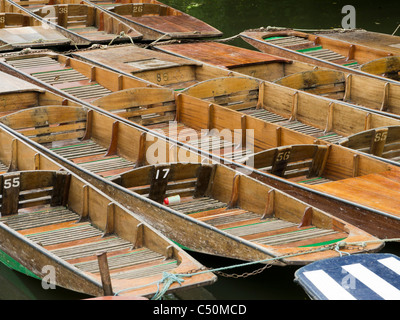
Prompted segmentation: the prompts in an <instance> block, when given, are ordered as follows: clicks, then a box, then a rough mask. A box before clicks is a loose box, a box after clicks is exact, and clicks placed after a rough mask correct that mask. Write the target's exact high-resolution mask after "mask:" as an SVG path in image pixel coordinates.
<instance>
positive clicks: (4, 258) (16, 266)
mask: <svg viewBox="0 0 400 320" xmlns="http://www.w3.org/2000/svg"><path fill="white" fill-rule="evenodd" d="M0 262H2V263H3V264H4V265H6V266H7V267H8V268H10V269H13V270H15V271H18V272H20V273H23V274H25V275H27V276H30V277H33V278H35V279H39V280H41V278H40V277H38V276H37V275H36V274H34V273H33V272H32V271H30V270H29V269H28V268H26V267H24V266H23V265H22V264H20V263H19V262H18V261H16V260H15V259H13V258H11V257H10V256H9V255H8V254H6V253H5V252H4V251H1V250H0Z"/></svg>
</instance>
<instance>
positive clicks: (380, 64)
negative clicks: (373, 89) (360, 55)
mask: <svg viewBox="0 0 400 320" xmlns="http://www.w3.org/2000/svg"><path fill="white" fill-rule="evenodd" d="M361 70H362V71H364V72H368V73H372V74H376V75H383V76H385V77H388V78H393V79H396V80H397V79H399V78H400V77H399V72H400V56H396V57H385V58H380V59H376V60H373V61H370V62H367V63H365V64H363V65H362V66H361Z"/></svg>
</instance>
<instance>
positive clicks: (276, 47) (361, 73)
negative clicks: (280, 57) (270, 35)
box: [240, 31, 399, 84]
mask: <svg viewBox="0 0 400 320" xmlns="http://www.w3.org/2000/svg"><path fill="white" fill-rule="evenodd" d="M249 32H252V31H249ZM260 32H262V31H260ZM246 33H247V31H243V32H242V33H241V34H240V37H242V38H247V39H249V40H251V41H255V42H258V43H261V44H263V45H265V41H263V40H261V39H259V38H253V37H251V36H250V35H248V34H246ZM245 41H246V40H245ZM246 42H247V41H246ZM267 45H268V46H271V47H273V48H275V49H279V50H282V51H286V52H288V53H291V54H296V55H299V56H301V57H303V58H307V59H311V60H315V61H318V62H319V63H323V64H326V65H328V66H329V67H330V68H337V69H343V71H344V72H347V73H355V74H359V75H363V76H366V77H371V78H376V79H379V80H384V81H386V82H391V83H397V84H398V83H399V81H396V80H393V79H390V78H385V77H381V76H378V75H374V74H370V73H367V72H364V71H361V70H355V69H353V68H349V67H346V66H343V65H338V64H336V63H333V62H330V61H326V60H322V59H320V58H317V57H312V58H311V57H310V56H309V55H306V54H304V53H302V52H297V51H295V50H292V49H288V48H284V47H281V46H277V45H275V44H272V43H268V44H267ZM306 63H307V62H306ZM309 63H312V62H309Z"/></svg>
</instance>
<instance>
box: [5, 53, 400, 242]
mask: <svg viewBox="0 0 400 320" xmlns="http://www.w3.org/2000/svg"><path fill="white" fill-rule="evenodd" d="M69 63H70V64H69V65H70V66H72V65H74V66H75V63H76V65H81V64H78V62H76V61H74V60H73V59H71V60H70V61H69ZM73 63H74V64H73ZM85 68H87V69H88V70H92V73H91V74H97V75H100V71H101V72H104V74H107V79H108V80H111V85H112V86H113V88H114V89H112V90H113V91H115V93H114V94H111V95H110V94H105V95H103V97H104V99H106V100H104V101H103V102H105V101H113V102H112V103H104V104H101V100H98V101H97V102H96V105H97V106H98V107H97V109H98V110H99V111H101V112H111V113H114V111H113V110H105V109H107V108H109V107H111V106H112V107H113V108H116V109H118V108H119V109H121V107H120V105H121V104H124V103H127V102H129V103H131V104H132V107H135V104H136V106H140V103H143V101H142V100H140V99H139V97H142V95H140V94H138V93H139V92H140V91H143V93H144V92H145V90H155V91H154V92H153V93H152V94H146V93H145V95H144V96H145V97H157V94H156V92H157V90H158V89H151V88H149V87H147V88H145V85H143V82H140V81H138V80H137V79H136V80H135V79H134V78H132V77H125V76H123V75H121V74H120V75H118V74H115V73H114V72H106V71H105V70H104V69H101V68H99V67H92V69H91V68H90V66H86V67H85ZM83 69H84V68H82V67H81V70H83ZM93 70H96V71H95V72H93ZM97 70H99V71H97ZM89 72H90V71H89ZM113 77H115V79H117V80H116V81H112V78H113ZM31 79H32V80H33V79H34V78H31ZM97 79H98V80H99V79H100V77H99V78H97ZM234 80H236V79H234ZM238 80H240V79H238ZM129 81H136V83H139V85H141V88H142V89H140V88H138V89H132V92H131V91H129V90H128V91H126V92H124V91H119V92H117V91H118V90H120V89H123V88H122V87H121V85H125V86H128V87H129V85H128V83H129ZM42 84H43V85H45V83H43V82H42ZM130 85H131V88H132V85H133V84H130ZM134 85H136V84H134ZM48 88H52V89H54V86H51V85H48ZM110 88H111V87H110ZM125 88H126V87H125ZM136 91H137V93H135V92H136ZM160 92H164V93H166V94H167V95H168V94H169V96H170V97H171V98H170V99H171V100H172V101H173V102H174V103H175V104H176V106H177V107H176V108H175V107H174V105H173V104H172V109H171V105H165V107H164V108H166V109H165V110H164V109H163V110H161V109H160V110H159V111H160V112H163V111H167V113H166V114H165V115H162V116H161V118H160V119H163V120H162V121H168V119H172V120H173V119H175V120H177V121H178V122H180V123H182V124H183V125H184V127H187V128H189V129H192V130H195V131H196V130H201V129H210V130H211V129H213V128H215V129H217V130H222V129H228V130H229V132H233V131H234V130H235V129H236V130H239V133H240V132H241V133H244V132H246V130H247V129H254V130H255V132H254V138H255V139H254V143H253V144H252V143H250V145H249V146H251V147H254V152H261V151H263V150H268V149H271V148H276V147H277V146H285V145H294V144H313V143H314V142H315V138H313V137H311V136H309V135H305V134H301V133H297V132H296V131H294V130H291V129H287V128H284V127H280V126H277V125H274V124H272V123H267V122H265V121H263V120H260V119H257V118H254V117H252V116H247V115H243V114H242V113H240V112H237V111H234V110H230V109H229V108H226V107H221V106H218V105H215V104H213V103H211V104H210V103H209V102H205V101H202V100H199V99H196V98H193V97H190V96H187V95H186V94H176V97H173V94H172V92H170V91H168V90H166V89H162V90H160ZM136 94H138V95H137V97H138V100H132V99H131V98H129V97H134V96H135V95H136ZM246 96H247V95H246ZM108 99H111V100H108ZM257 101H258V100H257V99H256V103H257ZM291 101H292V99H291ZM250 102H251V101H250ZM93 103H94V102H92V105H88V106H89V107H91V108H96V107H93ZM251 103H254V102H251ZM150 104H151V103H150ZM123 108H126V107H122V109H123ZM168 108H169V109H168ZM167 109H168V110H167ZM143 112H144V111H140V114H138V115H140V117H139V118H141V117H142V116H141V115H144V114H146V113H148V112H151V110H148V111H145V112H144V113H143ZM175 112H177V114H176V115H174V113H175ZM134 115H135V113H133V114H132V116H134ZM171 116H172V118H171ZM114 117H115V118H116V119H118V121H119V122H120V123H121V122H122V123H127V124H128V123H129V124H132V125H133V126H136V127H137V128H140V130H145V131H149V132H153V130H154V129H156V128H157V127H151V126H149V125H151V124H155V123H156V122H154V119H153V120H150V122H149V120H145V121H143V119H144V118H141V119H142V120H140V119H139V120H140V121H139V122H137V120H135V121H136V122H137V124H135V121H134V122H131V121H128V120H126V119H125V118H124V117H125V115H118V114H116V113H115V114H114ZM165 117H167V118H165ZM168 117H170V118H168ZM157 121H158V120H157ZM11 124H12V122H10V125H11ZM139 124H140V126H139ZM116 127H117V126H116ZM115 130H117V129H116V128H115ZM115 130H114V131H115ZM115 132H116V131H115ZM165 133H166V132H161V133H158V134H159V135H160V137H161V136H165ZM241 137H242V138H241V141H240V142H241V143H242V145H246V143H247V142H246V140H248V141H251V139H250V138H251V137H250V136H247V135H245V134H242V135H241ZM178 138H179V137H178ZM143 139H144V136H143V137H142V138H141V139H139V137H138V138H137V140H138V141H142V142H141V143H143V142H144V140H143ZM169 139H171V140H170V141H173V142H174V143H180V144H182V143H183V144H185V145H188V141H187V140H185V139H184V140H181V141H179V142H178V141H177V137H176V136H170V137H169ZM178 140H179V139H178ZM121 143H122V142H121ZM121 143H119V145H120V144H121ZM129 143H131V142H129ZM129 143H128V144H129ZM142 145H143V146H144V144H142ZM190 148H192V149H193V150H200V149H202V148H201V146H200V149H199V145H197V146H196V145H193V144H192V145H191V146H190ZM329 148H330V153H329V154H330V156H329V159H330V160H329V161H328V162H329V165H327V166H326V169H327V170H328V171H327V172H326V174H327V175H328V176H329V175H331V176H332V179H331V180H334V181H335V180H342V179H344V180H346V181H349V182H350V183H353V182H354V183H357V179H356V177H358V176H364V175H369V174H378V175H379V174H380V173H382V172H385V171H388V170H390V171H392V172H393V175H394V176H395V174H396V172H397V171H398V168H397V166H392V165H390V164H387V163H384V162H382V161H379V160H376V159H372V158H369V157H366V156H364V155H362V154H359V153H357V152H353V151H351V150H348V149H346V148H342V147H339V146H335V145H331V146H330V147H329ZM144 150H145V149H142V151H141V152H139V154H138V158H136V159H135V161H137V159H141V161H143V159H144V154H145V153H144ZM174 150H175V149H174ZM216 151H218V152H219V150H216ZM241 151H244V150H241V149H240V148H239V149H237V150H236V151H235V154H232V156H233V157H227V156H226V155H224V156H223V157H224V158H225V160H226V162H225V163H231V164H233V165H235V164H234V163H235V162H234V161H236V160H237V159H236V157H237V156H240V155H242V156H243V155H245V154H242V153H240V152H241ZM201 152H202V153H203V154H205V155H206V156H212V157H217V159H218V157H220V156H221V155H222V154H223V153H222V154H220V153H218V154H217V153H214V152H209V150H208V151H207V150H201ZM167 154H168V152H167ZM167 159H169V158H168V156H167ZM173 159H174V158H173ZM221 159H222V158H221ZM141 161H139V162H141ZM329 172H330V173H329ZM253 173H254V172H253ZM255 174H256V173H255ZM260 175H261V176H264V174H263V173H260ZM266 176H267V177H269V178H271V179H272V180H274V179H276V180H277V181H280V178H278V177H276V176H274V175H268V174H266ZM288 183H289V184H290V183H291V182H290V181H288ZM379 183H383V181H381V182H379ZM295 184H296V185H298V186H299V188H298V189H297V190H298V192H300V193H303V192H305V193H307V192H308V193H313V192H314V193H315V194H319V195H320V194H322V193H320V192H318V191H317V190H314V189H313V188H310V187H308V186H306V185H303V184H301V183H300V184H299V183H295ZM283 185H284V184H283ZM394 185H395V182H393V186H394ZM281 187H282V188H284V187H283V186H281ZM393 189H394V190H396V187H395V186H394V187H393ZM304 190H305V191H304ZM347 196H349V195H347ZM381 196H382V195H379V193H378V194H375V195H374V196H373V197H374V199H377V201H380V200H378V199H379V198H380V197H381ZM325 197H326V198H327V201H329V200H328V199H334V200H335V201H338V202H340V201H343V202H344V203H347V204H349V206H350V207H351V206H352V207H353V210H355V211H356V212H357V211H358V210H363V211H364V212H368V213H369V214H373V215H375V217H376V219H381V218H382V219H384V220H386V219H388V217H389V219H393V220H394V221H397V220H398V217H397V214H398V212H397V210H396V209H395V206H394V205H393V203H391V204H389V205H388V207H387V208H385V209H382V208H378V207H376V206H375V205H374V204H372V205H371V204H368V206H367V205H366V203H365V202H363V201H364V200H365V199H364V198H363V197H362V196H361V197H360V198H359V199H356V200H354V199H352V200H351V201H350V199H349V198H347V197H346V195H342V196H341V197H335V196H330V195H329V194H326V195H325ZM393 199H395V197H394V198H393ZM392 201H396V200H392ZM313 204H315V205H316V206H317V205H318V203H313ZM391 207H392V209H391ZM361 208H362V209H361ZM335 211H336V210H335V209H334V208H330V211H329V212H331V213H333V214H334V213H335ZM346 212H349V211H348V210H347V211H346ZM365 222H367V221H365ZM395 223H396V222H393V225H394V224H395ZM359 226H361V225H359ZM362 227H363V228H369V227H374V229H375V225H374V226H369V223H368V222H367V223H366V224H365V225H363V226H362ZM381 231H382V230H380V231H379V236H381V237H388V235H389V234H391V235H392V234H394V233H396V232H398V229H397V228H396V227H395V228H394V229H393V230H390V231H387V232H386V233H384V232H381ZM389 237H390V236H389Z"/></svg>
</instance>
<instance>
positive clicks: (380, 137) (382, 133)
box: [375, 132, 387, 142]
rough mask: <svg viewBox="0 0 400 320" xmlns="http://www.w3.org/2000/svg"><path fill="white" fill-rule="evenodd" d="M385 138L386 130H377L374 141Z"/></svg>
mask: <svg viewBox="0 0 400 320" xmlns="http://www.w3.org/2000/svg"><path fill="white" fill-rule="evenodd" d="M386 138H387V132H378V133H377V134H376V135H375V142H379V141H385V140H386Z"/></svg>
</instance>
